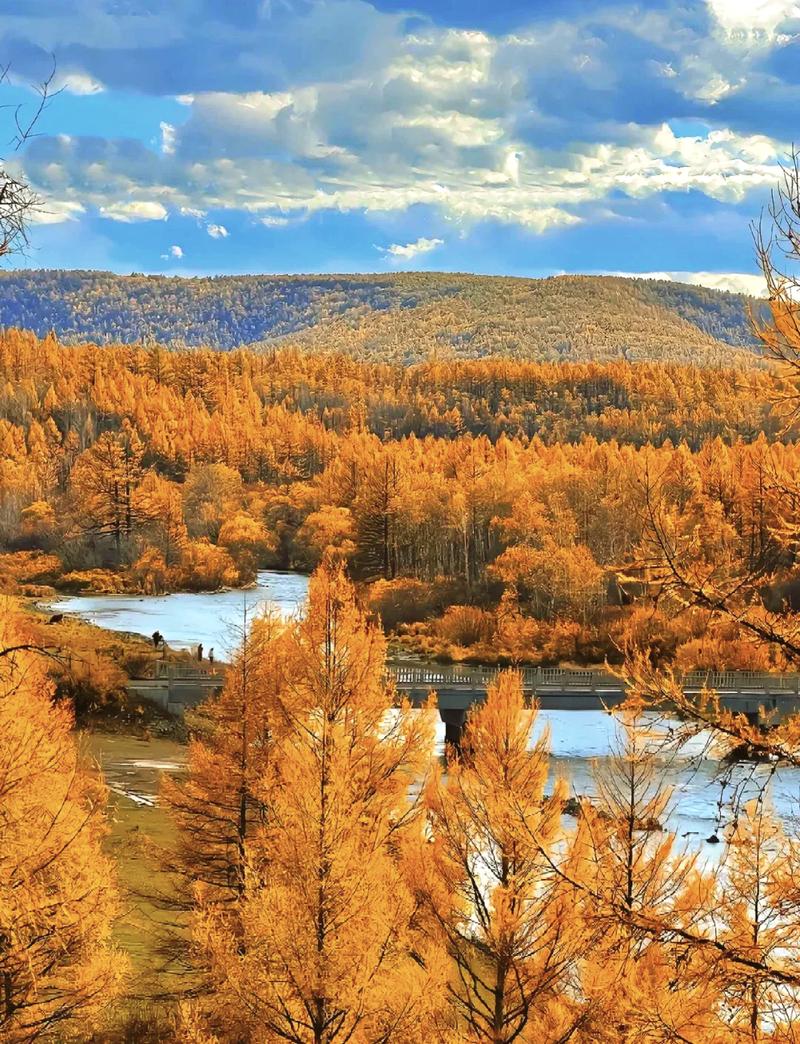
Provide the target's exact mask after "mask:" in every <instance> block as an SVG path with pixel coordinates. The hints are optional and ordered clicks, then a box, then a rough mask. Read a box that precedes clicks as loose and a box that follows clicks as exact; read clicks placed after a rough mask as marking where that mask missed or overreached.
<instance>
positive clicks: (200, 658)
mask: <svg viewBox="0 0 800 1044" xmlns="http://www.w3.org/2000/svg"><path fill="white" fill-rule="evenodd" d="M197 662H198V663H202V662H203V643H202V642H198V644H197Z"/></svg>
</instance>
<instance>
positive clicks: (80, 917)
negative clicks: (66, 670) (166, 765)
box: [0, 601, 126, 1044]
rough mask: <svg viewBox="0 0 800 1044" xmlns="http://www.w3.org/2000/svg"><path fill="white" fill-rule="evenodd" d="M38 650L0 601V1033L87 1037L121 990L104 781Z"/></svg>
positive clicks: (9, 1037)
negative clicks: (56, 697) (56, 700)
mask: <svg viewBox="0 0 800 1044" xmlns="http://www.w3.org/2000/svg"><path fill="white" fill-rule="evenodd" d="M52 695H53V686H52V683H51V682H50V681H49V679H48V677H47V674H46V672H45V669H44V660H43V657H42V655H41V653H39V652H38V651H37V650H36V649H35V647H34V644H33V641H32V639H31V637H30V636H29V635H28V634H27V632H26V629H25V626H24V622H23V621H22V620H21V618H20V617H19V616H18V612H17V611H16V610H15V609H14V608H13V606H12V605H11V603H10V602H9V601H6V602H5V603H3V604H2V605H0V1039H2V1040H3V1041H7V1042H9V1044H11V1042H14V1044H16V1042H22V1041H32V1040H39V1039H40V1038H42V1037H48V1036H53V1035H55V1036H56V1038H57V1039H59V1040H61V1039H71V1038H72V1037H78V1038H79V1039H87V1038H88V1037H89V1036H90V1035H91V1032H92V1030H93V1028H94V1026H95V1025H96V1024H97V1022H98V1020H100V1019H101V1017H102V1016H103V1013H104V1012H105V1011H106V1010H107V1009H108V1007H109V1005H110V1003H111V1002H112V1001H113V999H114V997H115V996H116V995H117V993H118V992H119V990H120V987H121V983H122V980H123V977H124V974H125V971H126V961H125V959H124V957H123V956H122V955H121V954H120V953H119V952H118V951H117V950H116V949H115V948H114V947H113V946H112V944H111V928H112V924H113V920H114V917H115V916H116V914H117V912H118V908H119V900H118V894H117V890H116V887H115V883H114V874H113V867H112V863H111V860H110V859H109V858H108V857H107V856H106V855H105V854H104V852H103V850H102V840H103V836H104V834H105V832H106V821H105V814H104V809H105V800H106V791H105V788H104V786H103V784H102V782H101V780H100V778H99V776H98V774H97V773H96V772H95V771H93V770H92V768H91V767H90V766H89V765H88V764H87V763H86V761H85V759H84V758H83V756H82V755H81V753H80V751H79V749H78V746H77V744H76V742H75V739H74V738H73V736H72V734H71V730H72V725H73V721H72V715H71V712H70V711H69V709H68V708H67V707H66V706H65V705H61V704H59V705H54V704H53V702H52Z"/></svg>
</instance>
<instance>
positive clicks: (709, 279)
mask: <svg viewBox="0 0 800 1044" xmlns="http://www.w3.org/2000/svg"><path fill="white" fill-rule="evenodd" d="M606 274H607V275H615V276H622V277H624V278H625V279H667V280H671V281H672V282H676V283H689V284H691V285H692V286H705V287H708V288H709V289H711V290H727V291H729V292H730V293H732V294H749V295H750V296H751V297H766V295H767V286H766V283H765V282H764V277H763V276H761V275H752V274H750V273H749V272H608V273H606Z"/></svg>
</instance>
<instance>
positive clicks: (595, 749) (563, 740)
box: [52, 570, 800, 852]
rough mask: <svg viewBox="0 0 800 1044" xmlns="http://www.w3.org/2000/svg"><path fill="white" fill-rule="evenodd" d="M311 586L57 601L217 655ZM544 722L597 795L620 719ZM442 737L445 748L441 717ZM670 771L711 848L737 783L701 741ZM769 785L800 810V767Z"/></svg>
mask: <svg viewBox="0 0 800 1044" xmlns="http://www.w3.org/2000/svg"><path fill="white" fill-rule="evenodd" d="M307 588H308V577H306V576H303V575H301V574H298V573H287V572H276V571H269V570H267V571H263V572H260V573H259V574H258V581H257V583H256V584H255V585H254V586H253V587H250V588H248V589H246V590H243V591H220V592H213V593H191V594H190V593H179V594H169V595H159V596H141V595H79V596H75V597H70V598H64V599H60V600H58V601H57V602H54V603H53V606H52V607H53V609H56V610H57V611H59V612H65V613H74V614H76V615H78V616H80V617H82V618H83V619H85V620H88V621H89V622H91V623H95V624H97V625H99V626H101V627H106V628H108V629H109V630H112V631H130V632H134V633H138V634H144V635H147V636H149V635H151V634H152V633H153V631H155V630H158V631H160V632H161V633H162V634H163V635H164V637H165V639H166V641H167V643H168V644H169V645H171V646H173V647H176V648H184V647H191V646H195V645H196V644H197V643H198V641H199V642H202V643H203V645H204V646H205V649H206V651H208V649H210V648H214V649H215V651H216V653H217V656H218V658H219V657H221V658H225V655H226V654H227V653H229V652H230V650H231V649H232V648H233V647H234V646H235V644H236V637H235V630H236V628H237V627H240V626H241V622H242V617H243V610H244V608H245V607H246V608H247V610H248V612H249V613H251V614H252V612H254V611H255V610H256V609H257V608H258V607H260V606H263V605H268V604H272V605H273V606H274V607H275V608H276V609H277V610H278V611H279V612H281V613H283V614H286V615H292V614H294V613H296V612H297V611H298V610H299V609H300V607H301V606H302V604H303V602H304V600H305V597H306V591H307ZM545 726H549V729H550V747H551V752H552V753H551V766H552V771H553V775H554V776H564V777H565V778H566V779H567V781H568V783H569V787H570V791H571V792H572V793H573V794H589V795H591V794H592V793H593V791H594V782H593V779H592V769H593V764H594V763H596V762H599V763H602V762H603V761H604V760H606V759H607V758H608V756H609V753H610V751H611V749H612V747H613V744H614V741H615V737H616V734H617V725H616V723H615V719H614V718H613V717H611V716H610V715H608V714H606V713H605V712H603V711H599V710H575V711H573V710H540V711H539V715H538V719H537V729H536V731H537V732H540V731H541V728H543V727H545ZM437 741H438V742H437V746H438V750H439V753H442V751H443V747H444V726H443V725H442V724H440V727H439V730H438V734H437ZM768 772H769V768H768V767H766V766H756V767H754V766H752V765H741V766H736V767H735V769H734V770H733V778H734V781H735V782H739V783H742V784H743V785H744V786H745V791H746V792H747V793H755V792H756V790H757V788H758V787H759V784H760V783H761V782H762V781H763V780H764V779H765V778H766V776H767V774H768ZM664 775H665V778H666V779H667V780H668V782H669V783H670V784H671V786H672V787H674V800H673V807H672V810H671V812H670V817H669V826H670V827H671V828H672V829H674V830H675V831H676V832H677V833H678V834H679V835H680V836H681V837H682V838H684V837H685V839H686V843H688V844H690V845H692V847H694V846H695V845H696V844H698V843H700V844H703V845H704V847H706V850H707V851H709V852H710V851H711V850H712V848H713V846H710V845H709V846H705V844H704V843H705V839H706V838H708V837H709V836H711V835H712V834H714V833H717V834H719V835H720V836H722V832H723V830H724V827H725V826H726V824H727V823H728V822H729V820H730V809H729V807H728V805H727V803H726V800H725V798H726V796H727V795H729V794H730V793H731V789H730V786H729V785H727V786H726V788H725V789H724V790H723V789H722V785H723V783H722V780H721V778H720V775H719V771H718V764H717V762H716V761H714V760H713V759H710V758H708V757H706V756H705V750H704V746H703V744H702V743H701V742H698V743H697V744H696V745H695V746H694V747H693V748H691V749H685V750H683V751H681V752H680V753H679V754H678V755H676V756H673V757H672V759H671V760H670V761H669V762H667V761H666V760H665V762H664ZM750 777H752V778H750ZM748 780H749V782H748ZM769 790H770V797H771V800H772V802H773V804H774V806H775V808H776V810H777V811H778V812H780V814H781V815H782V816H784V817H789V816H791V817H794V816H796V815H797V811H798V800H799V799H800V770H796V769H782V770H780V771H779V772H777V773H776V774H775V776H774V778H773V780H772V782H771V784H770V788H769Z"/></svg>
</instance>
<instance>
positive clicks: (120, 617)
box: [51, 570, 308, 660]
mask: <svg viewBox="0 0 800 1044" xmlns="http://www.w3.org/2000/svg"><path fill="white" fill-rule="evenodd" d="M307 590H308V577H307V576H304V575H303V574H302V573H286V572H277V571H275V570H262V571H261V572H260V573H259V574H258V577H257V580H256V583H255V584H253V586H252V587H247V588H243V589H241V590H226V591H202V592H199V593H196V592H187V591H181V592H178V593H176V594H166V595H75V596H73V597H69V598H59V599H58V600H57V601H55V602H53V603H51V608H52V609H53V610H54V611H56V612H60V613H74V614H75V615H76V616H80V617H81V618H82V619H83V620H88V621H89V623H93V624H97V625H98V627H105V628H107V629H108V630H109V631H129V632H131V633H133V634H143V635H145V636H146V637H148V638H149V637H150V635H151V634H153V632H154V631H160V632H161V634H162V635H163V636H164V639H165V641H166V642H167V645H169V646H171V647H172V648H173V649H187V648H192V647H196V646H197V643H198V642H201V643H202V644H203V646H204V647H205V650H206V652H208V650H209V649H214V650H215V651H216V653H217V658H218V659H223V660H224V659H225V658H226V654H229V653H230V652H231V651H232V649H234V648H235V647H236V645H237V644H238V638H237V631H239V632H240V631H241V626H242V619H243V615H244V612H245V610H247V612H248V613H249V614H251V615H252V613H253V612H255V611H257V610H258V609H259V608H260V607H262V606H265V605H273V606H274V607H275V609H277V610H278V612H280V613H282V614H284V615H292V614H293V613H295V612H297V610H298V609H299V607H300V606H301V605H302V604H303V602H304V601H305V597H306V592H307Z"/></svg>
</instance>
